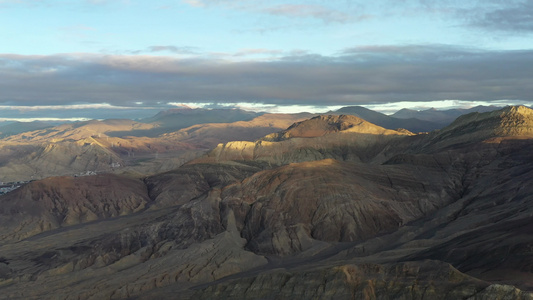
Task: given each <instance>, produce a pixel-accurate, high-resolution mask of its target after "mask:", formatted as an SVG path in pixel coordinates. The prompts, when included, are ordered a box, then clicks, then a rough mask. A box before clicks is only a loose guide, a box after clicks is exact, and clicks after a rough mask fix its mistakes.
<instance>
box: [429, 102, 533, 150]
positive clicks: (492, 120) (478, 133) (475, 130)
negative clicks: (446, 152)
mask: <svg viewBox="0 0 533 300" xmlns="http://www.w3.org/2000/svg"><path fill="white" fill-rule="evenodd" d="M508 136H533V110H532V109H531V108H528V107H526V106H507V107H504V108H502V109H500V110H495V111H491V112H484V113H478V112H473V113H469V114H466V115H462V116H460V117H459V118H457V119H456V120H455V121H454V122H452V123H451V124H450V125H449V126H447V127H445V128H443V129H442V131H440V132H439V133H438V134H437V136H436V138H437V139H438V140H441V141H442V140H444V139H448V140H449V141H448V142H452V141H453V142H454V143H457V142H460V143H466V142H472V141H476V140H484V139H488V138H492V137H508Z"/></svg>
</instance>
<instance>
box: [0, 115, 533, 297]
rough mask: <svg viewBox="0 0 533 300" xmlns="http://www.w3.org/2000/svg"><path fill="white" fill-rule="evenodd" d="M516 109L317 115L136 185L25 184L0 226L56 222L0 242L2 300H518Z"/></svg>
mask: <svg viewBox="0 0 533 300" xmlns="http://www.w3.org/2000/svg"><path fill="white" fill-rule="evenodd" d="M530 115H531V111H530V110H528V109H526V108H522V107H511V108H506V109H503V110H500V111H498V112H494V113H484V114H479V115H470V116H465V117H464V118H462V119H458V120H457V122H456V123H454V124H452V125H450V126H449V127H447V128H444V129H443V130H441V131H439V132H434V133H431V134H425V135H413V134H411V133H409V132H406V131H392V130H387V129H384V128H382V127H379V126H375V125H372V124H369V123H367V122H365V121H363V120H361V119H359V118H355V117H340V116H336V117H318V118H314V119H310V120H308V121H304V122H301V123H297V124H295V125H293V126H291V127H290V128H289V129H287V130H286V131H282V132H280V133H279V134H276V135H271V136H267V137H266V138H264V139H263V140H260V141H256V142H240V143H239V142H233V143H227V144H224V145H220V146H218V147H217V148H216V149H214V150H213V151H212V152H210V153H209V154H208V155H206V157H204V158H201V159H197V160H193V161H191V162H189V163H188V164H185V165H183V166H182V167H180V168H178V169H176V170H173V171H170V172H166V173H161V174H157V175H153V176H149V177H147V178H144V179H143V180H142V181H141V180H138V179H132V178H127V177H122V176H116V175H106V176H111V177H109V178H106V179H105V182H106V184H105V185H104V186H103V187H101V188H96V189H95V190H93V189H91V188H90V187H91V186H94V185H93V183H95V184H96V183H98V182H101V181H99V180H102V178H103V177H98V176H97V177H87V178H88V179H80V178H51V179H47V180H44V181H36V182H32V183H30V184H28V185H26V186H24V187H21V188H20V189H19V190H16V191H15V192H12V193H10V194H7V195H4V196H0V204H1V205H0V207H5V209H4V210H3V211H2V212H3V214H4V216H3V217H2V218H3V219H2V220H3V221H2V222H3V223H2V224H3V226H5V228H6V230H5V231H3V232H11V230H12V228H32V226H33V225H32V224H34V223H35V221H34V220H47V218H48V219H54V220H56V223H57V225H55V226H51V227H44V228H42V229H41V230H40V231H31V232H30V230H28V231H27V232H29V233H28V234H26V235H9V234H8V236H6V238H5V239H4V240H3V241H2V242H0V299H124V298H132V299H136V298H139V299H162V298H173V297H174V298H175V297H176V295H179V298H183V299H213V298H227V299H257V298H262V299H288V298H291V299H309V298H316V299H458V298H459V299H532V294H531V293H530V292H529V291H531V290H532V289H533V287H532V286H531V284H530V282H531V278H532V276H531V274H533V273H532V271H531V265H532V261H533V255H532V253H531V251H530V250H531V240H532V239H531V230H529V224H530V223H531V215H532V214H533V209H532V207H533V206H532V205H531V201H532V200H533V199H532V198H531V195H532V194H533V187H531V185H530V184H529V182H530V179H531V175H532V173H531V172H532V171H533V164H532V162H533V160H531V153H533V152H532V150H533V139H531V138H530V135H529V134H530V130H531V128H533V122H531V121H530V117H529V116H530ZM464 136H470V137H471V138H469V139H465V138H464ZM239 145H244V146H246V145H248V146H246V147H250V149H248V148H246V147H237V146H239ZM113 176H114V177H113ZM99 178H100V179H99ZM92 181H94V182H93V183H91V182H92ZM82 183H83V184H82ZM107 183H109V184H107ZM113 186H116V187H117V188H116V190H115V189H113V188H111V187H113ZM35 199H39V201H35ZM31 201H33V202H36V203H35V204H34V203H33V202H31ZM29 203H31V204H29ZM106 204H109V207H114V208H116V209H114V210H111V211H109V212H108V211H107V210H106V209H105V207H106V206H105V205H106ZM82 207H83V210H82V211H83V214H84V215H91V216H92V215H93V214H94V216H96V218H92V219H91V220H89V219H84V218H82V217H81V215H80V214H79V213H78V212H79V211H80V208H82ZM8 208H9V209H10V210H12V209H16V210H17V211H18V212H19V213H18V214H17V215H11V214H10V213H9V212H7V209H8ZM89 211H90V212H91V213H89ZM4 212H5V213H4ZM57 213H60V214H59V215H58V214H57ZM10 216H11V218H10ZM61 216H73V217H69V218H61ZM58 220H63V222H59V221H58ZM64 220H74V221H72V222H65V221H64ZM25 226H26V227H25Z"/></svg>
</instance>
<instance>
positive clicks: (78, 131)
mask: <svg viewBox="0 0 533 300" xmlns="http://www.w3.org/2000/svg"><path fill="white" fill-rule="evenodd" d="M198 114H199V112H196V113H194V114H192V115H193V116H195V115H198ZM218 114H222V113H221V112H218ZM170 116H172V117H174V118H179V117H180V116H179V115H176V113H172V114H165V117H166V118H167V119H168V118H169V117H170ZM309 116H311V115H310V114H287V115H285V114H265V115H262V116H259V117H257V118H254V119H252V120H250V121H239V122H235V123H208V124H198V125H194V126H191V127H189V128H184V129H181V130H179V131H175V132H174V131H173V132H168V130H173V129H172V128H166V127H165V128H161V127H159V125H157V124H147V123H139V122H135V121H131V120H103V121H88V122H76V123H69V124H63V125H60V126H56V127H52V128H47V129H42V130H35V131H28V132H24V133H21V134H17V135H11V136H9V137H6V138H4V139H0V182H14V181H21V180H24V181H26V180H30V179H40V178H46V177H49V176H58V175H74V174H82V173H86V172H88V171H90V172H98V173H101V172H121V173H123V172H128V173H133V174H139V176H143V175H146V174H155V173H158V172H164V171H168V170H172V169H174V168H177V167H179V166H180V165H182V164H183V163H184V162H186V161H188V160H191V159H193V158H196V157H197V156H198V155H201V154H202V153H203V152H204V151H206V150H207V149H210V148H212V147H214V146H216V145H217V144H218V143H221V142H227V141H231V140H235V139H236V138H237V137H239V138H241V139H246V140H250V141H253V140H256V139H258V138H260V137H262V136H264V135H266V134H269V133H272V132H276V131H279V130H282V129H284V128H286V127H287V126H289V125H290V124H292V123H294V122H296V121H300V120H303V119H305V118H307V117H309ZM189 121H192V119H190V120H189ZM152 129H158V130H160V131H161V130H162V132H167V133H165V134H163V135H161V136H156V137H143V136H132V135H134V134H138V135H139V134H140V133H149V132H151V131H150V130H152Z"/></svg>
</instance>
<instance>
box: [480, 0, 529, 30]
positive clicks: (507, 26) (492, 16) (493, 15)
mask: <svg viewBox="0 0 533 300" xmlns="http://www.w3.org/2000/svg"><path fill="white" fill-rule="evenodd" d="M478 9H479V8H478ZM470 13H471V14H472V17H471V18H470V25H473V26H476V27H480V28H484V29H487V30H497V31H504V32H517V33H524V32H533V0H524V1H505V2H501V3H500V2H495V3H493V5H488V6H486V7H484V8H481V9H479V10H478V11H477V12H470Z"/></svg>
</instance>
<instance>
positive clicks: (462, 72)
mask: <svg viewBox="0 0 533 300" xmlns="http://www.w3.org/2000/svg"><path fill="white" fill-rule="evenodd" d="M532 80H533V51H493V52H491V51H473V50H469V49H463V48H457V47H452V46H442V45H434V46H429V47H422V46H405V47H394V46H390V47H361V48H355V49H347V50H345V51H344V52H343V53H342V54H340V55H338V56H335V57H325V56H320V55H312V54H302V55H293V56H286V57H283V58H280V59H278V60H275V61H244V62H243V61H239V62H231V61H224V60H217V59H205V58H204V59H175V58H171V57H161V56H104V55H102V56H99V55H53V56H22V55H0V90H1V91H2V93H1V94H0V103H4V104H15V105H43V104H56V105H57V104H69V103H80V102H88V103H103V102H105V103H110V104H113V105H131V103H134V102H138V101H142V102H143V103H145V104H146V105H154V104H157V103H161V102H213V101H216V102H239V101H245V102H246V101H255V102H263V103H283V104H327V105H336V104H343V105H344V104H367V103H381V102H383V103H385V102H391V101H428V100H440V99H463V100H497V99H522V100H524V101H530V100H533V99H532V98H533V87H532V86H531V84H530V82H532Z"/></svg>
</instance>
